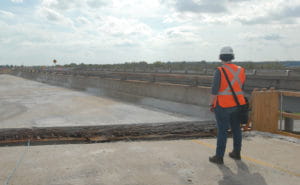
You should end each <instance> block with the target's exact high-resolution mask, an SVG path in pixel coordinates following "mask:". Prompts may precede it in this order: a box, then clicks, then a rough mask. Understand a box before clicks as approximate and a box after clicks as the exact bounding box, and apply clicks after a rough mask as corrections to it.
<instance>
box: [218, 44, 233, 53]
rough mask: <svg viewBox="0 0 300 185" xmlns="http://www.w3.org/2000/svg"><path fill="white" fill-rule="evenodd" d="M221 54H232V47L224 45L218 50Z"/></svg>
mask: <svg viewBox="0 0 300 185" xmlns="http://www.w3.org/2000/svg"><path fill="white" fill-rule="evenodd" d="M222 54H231V55H233V49H232V48H231V47H230V46H225V47H223V48H222V49H221V51H220V55H222Z"/></svg>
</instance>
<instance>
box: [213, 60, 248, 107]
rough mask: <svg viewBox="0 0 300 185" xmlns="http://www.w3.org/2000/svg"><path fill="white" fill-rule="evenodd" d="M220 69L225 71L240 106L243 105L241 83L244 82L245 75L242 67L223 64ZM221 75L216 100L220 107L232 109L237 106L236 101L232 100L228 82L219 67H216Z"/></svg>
mask: <svg viewBox="0 0 300 185" xmlns="http://www.w3.org/2000/svg"><path fill="white" fill-rule="evenodd" d="M222 68H223V69H224V70H225V71H226V74H227V76H228V79H229V81H230V84H231V86H232V88H233V90H234V92H235V94H236V96H237V99H238V101H239V104H240V105H244V104H245V103H246V102H245V99H244V93H243V90H242V86H243V83H244V81H245V79H244V78H245V76H244V75H245V74H244V70H243V68H242V67H240V66H237V65H235V64H225V65H223V66H222ZM218 69H219V71H220V73H221V81H220V89H219V92H218V96H217V100H218V104H219V105H220V106H221V107H234V106H237V103H236V101H235V100H234V97H233V94H232V91H231V88H230V86H229V85H228V82H227V80H226V78H225V74H224V72H223V71H222V69H221V67H218Z"/></svg>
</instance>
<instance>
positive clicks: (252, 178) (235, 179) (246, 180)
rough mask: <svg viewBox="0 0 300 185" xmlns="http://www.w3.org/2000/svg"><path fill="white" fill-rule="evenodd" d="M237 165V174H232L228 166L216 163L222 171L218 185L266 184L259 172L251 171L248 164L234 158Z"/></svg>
mask: <svg viewBox="0 0 300 185" xmlns="http://www.w3.org/2000/svg"><path fill="white" fill-rule="evenodd" d="M235 163H236V165H237V167H238V170H237V174H234V173H233V172H232V171H231V170H230V168H228V167H227V166H224V165H218V167H219V169H220V170H221V172H222V173H223V179H221V180H220V181H219V185H253V184H257V185H267V183H266V181H265V179H264V177H263V176H262V175H261V174H260V173H257V172H255V173H251V172H250V171H249V169H248V166H247V165H246V164H245V163H244V162H243V161H237V160H235Z"/></svg>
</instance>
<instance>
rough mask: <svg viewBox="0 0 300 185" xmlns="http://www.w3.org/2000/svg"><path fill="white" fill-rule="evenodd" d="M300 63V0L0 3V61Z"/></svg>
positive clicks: (9, 0)
mask: <svg viewBox="0 0 300 185" xmlns="http://www.w3.org/2000/svg"><path fill="white" fill-rule="evenodd" d="M223 46H231V47H232V48H233V50H234V53H235V58H236V61H278V60H300V1H299V0H0V65H6V64H8V65H51V64H52V61H53V59H56V60H57V62H58V64H61V65H64V64H70V63H77V64H80V63H86V64H113V63H124V62H139V61H146V62H148V63H152V62H155V61H162V62H168V61H201V60H206V61H218V55H219V52H220V49H221V47H223Z"/></svg>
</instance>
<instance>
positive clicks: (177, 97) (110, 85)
mask: <svg viewBox="0 0 300 185" xmlns="http://www.w3.org/2000/svg"><path fill="white" fill-rule="evenodd" d="M16 75H18V76H21V77H24V78H27V79H31V80H36V81H39V82H43V83H48V84H51V85H58V86H62V87H66V88H74V89H78V90H86V91H92V92H93V93H96V94H99V95H108V96H111V95H114V94H118V93H125V94H128V95H131V96H132V95H136V96H142V97H152V98H157V99H161V100H168V101H172V102H178V103H184V104H193V105H200V106H207V105H208V104H209V95H210V87H202V86H190V85H179V84H170V83H159V82H154V83H153V82H148V81H137V80H120V79H113V78H101V77H91V76H80V75H63V74H51V73H33V72H19V73H18V74H16Z"/></svg>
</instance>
